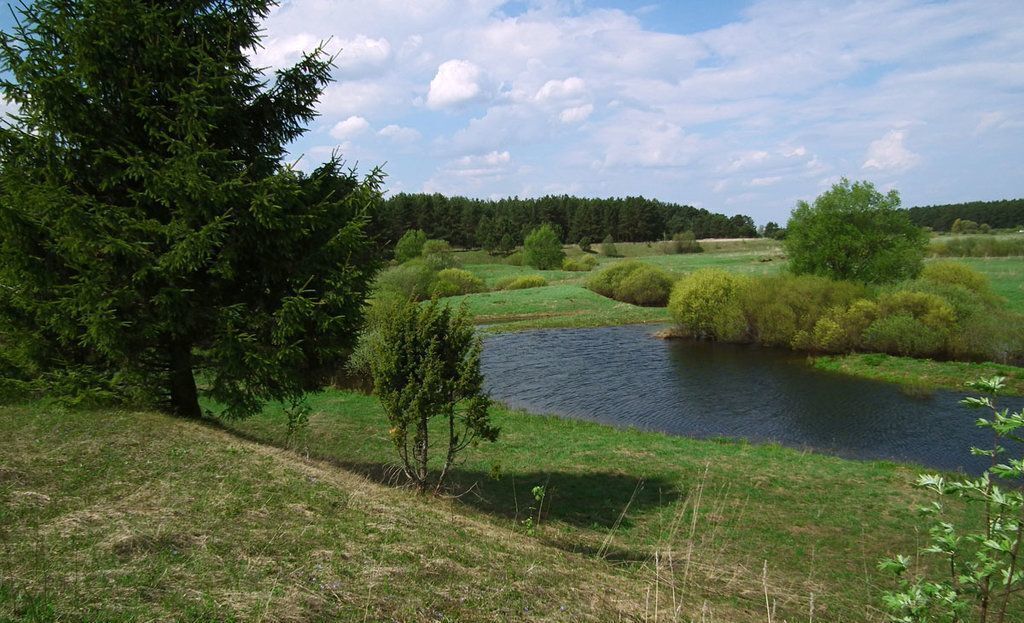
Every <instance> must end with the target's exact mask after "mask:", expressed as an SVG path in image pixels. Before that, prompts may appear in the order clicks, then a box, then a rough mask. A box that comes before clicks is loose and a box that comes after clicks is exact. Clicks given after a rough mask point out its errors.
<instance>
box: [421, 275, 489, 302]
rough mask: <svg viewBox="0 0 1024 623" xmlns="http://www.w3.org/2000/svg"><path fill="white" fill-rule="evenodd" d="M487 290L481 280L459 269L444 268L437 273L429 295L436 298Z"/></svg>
mask: <svg viewBox="0 0 1024 623" xmlns="http://www.w3.org/2000/svg"><path fill="white" fill-rule="evenodd" d="M486 289H487V287H486V286H485V285H484V282H483V280H481V279H480V278H479V277H477V276H476V275H474V274H473V273H471V272H469V271H468V270H462V269H461V268H446V269H444V270H442V271H440V272H438V273H437V277H436V279H435V281H434V286H433V289H432V291H431V294H433V295H434V296H437V297H442V298H443V297H446V296H458V295H460V294H473V293H474V292H483V291H485V290H486Z"/></svg>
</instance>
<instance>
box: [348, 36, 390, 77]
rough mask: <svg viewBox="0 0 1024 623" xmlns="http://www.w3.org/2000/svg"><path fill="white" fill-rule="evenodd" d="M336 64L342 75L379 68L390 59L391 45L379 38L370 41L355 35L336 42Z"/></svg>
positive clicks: (368, 38) (365, 37) (367, 38)
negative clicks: (337, 49)
mask: <svg viewBox="0 0 1024 623" xmlns="http://www.w3.org/2000/svg"><path fill="white" fill-rule="evenodd" d="M336 45H337V47H338V48H339V51H338V52H337V59H336V60H335V63H336V64H337V66H338V68H339V70H340V71H341V72H342V73H344V74H351V73H355V72H357V71H366V70H373V69H376V68H379V67H380V66H381V65H383V64H384V63H386V62H387V61H388V60H389V59H390V58H391V44H390V43H389V42H388V40H387V39H385V38H383V37H381V38H379V39H372V38H370V37H367V36H366V35H362V34H360V35H356V36H355V37H353V38H351V39H341V40H339V41H338V42H337V44H336Z"/></svg>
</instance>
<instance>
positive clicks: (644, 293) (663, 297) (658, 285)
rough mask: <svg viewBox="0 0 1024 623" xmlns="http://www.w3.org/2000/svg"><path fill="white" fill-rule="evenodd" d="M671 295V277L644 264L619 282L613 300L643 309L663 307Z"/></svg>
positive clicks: (658, 269)
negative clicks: (639, 306)
mask: <svg viewBox="0 0 1024 623" xmlns="http://www.w3.org/2000/svg"><path fill="white" fill-rule="evenodd" d="M671 293H672V277H670V276H669V274H668V273H666V272H665V271H663V270H661V269H660V268H656V267H654V266H648V265H646V264H645V265H643V266H642V267H641V268H639V269H637V270H634V271H633V272H631V273H629V274H628V275H626V277H625V278H624V279H623V280H622V281H620V282H619V285H618V287H617V288H615V296H614V297H613V298H615V300H617V301H622V302H623V303H631V304H633V305H642V306H644V307H664V306H665V305H666V304H667V303H668V297H669V295H670V294H671Z"/></svg>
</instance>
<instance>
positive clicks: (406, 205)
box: [376, 193, 757, 250]
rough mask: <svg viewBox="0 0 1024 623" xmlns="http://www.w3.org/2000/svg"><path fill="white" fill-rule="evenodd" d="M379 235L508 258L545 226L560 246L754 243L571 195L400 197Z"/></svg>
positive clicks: (719, 229) (685, 209) (734, 230)
mask: <svg viewBox="0 0 1024 623" xmlns="http://www.w3.org/2000/svg"><path fill="white" fill-rule="evenodd" d="M376 220H377V222H376V228H377V229H378V231H377V233H378V234H379V235H381V236H382V238H383V239H384V240H389V241H390V242H391V243H394V242H395V241H397V240H398V239H399V238H400V237H401V236H402V234H403V233H404V232H406V231H407V230H410V229H422V230H423V231H425V232H426V233H427V235H428V236H430V237H431V238H441V239H444V240H447V241H448V242H450V243H451V244H453V245H455V246H461V247H483V248H485V249H488V250H511V248H512V247H514V246H515V245H518V244H522V242H523V237H524V236H525V235H526V233H528V232H529V231H530V230H532V229H534V228H535V227H537V226H539V225H541V224H542V223H551V224H553V225H555V226H556V227H557V229H558V230H559V234H560V236H561V238H562V242H565V243H570V244H575V243H577V242H579V241H580V240H581V239H584V238H588V239H589V240H590V241H591V242H600V241H602V240H604V238H605V237H606V236H609V235H610V236H611V237H612V238H613V239H614V240H615V241H616V242H647V241H652V240H663V239H665V238H666V237H670V236H672V235H673V234H675V233H678V232H681V231H692V232H693V233H694V234H695V235H696V236H697V237H698V238H753V237H756V236H757V229H756V228H755V227H754V221H753V219H752V218H750V217H749V216H744V215H742V214H738V215H736V216H725V215H724V214H716V213H714V212H709V211H707V210H704V209H698V208H694V207H692V206H686V205H679V204H676V203H665V202H662V201H658V200H656V199H645V198H643V197H625V198H612V199H585V198H582V197H570V196H568V195H561V196H547V197H540V198H539V199H519V198H510V199H500V200H497V201H488V200H482V199H469V198H466V197H445V196H444V195H439V194H433V195H428V194H406V193H399V194H397V195H394V196H392V197H390V198H388V199H387V200H386V201H385V202H384V204H383V205H382V206H381V210H380V213H379V214H378V218H377V219H376Z"/></svg>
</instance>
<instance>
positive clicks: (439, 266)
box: [420, 240, 459, 270]
mask: <svg viewBox="0 0 1024 623" xmlns="http://www.w3.org/2000/svg"><path fill="white" fill-rule="evenodd" d="M420 256H421V258H422V259H423V262H424V263H425V264H426V265H427V266H429V267H430V268H431V269H433V270H444V269H446V268H457V267H458V265H459V261H458V259H456V257H455V252H454V251H452V246H451V245H450V244H448V241H447V240H427V241H426V242H425V243H423V249H422V250H421V252H420Z"/></svg>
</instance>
